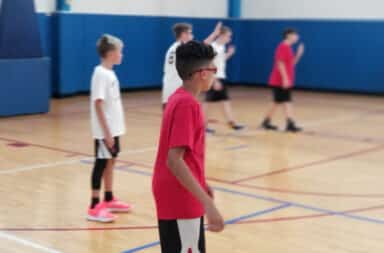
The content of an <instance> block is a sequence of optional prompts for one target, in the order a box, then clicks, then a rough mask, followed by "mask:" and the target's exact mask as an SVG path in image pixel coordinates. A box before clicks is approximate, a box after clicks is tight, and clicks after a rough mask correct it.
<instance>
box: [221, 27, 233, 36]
mask: <svg viewBox="0 0 384 253" xmlns="http://www.w3.org/2000/svg"><path fill="white" fill-rule="evenodd" d="M228 32H232V29H231V28H230V27H229V26H222V27H221V29H220V34H225V33H228Z"/></svg>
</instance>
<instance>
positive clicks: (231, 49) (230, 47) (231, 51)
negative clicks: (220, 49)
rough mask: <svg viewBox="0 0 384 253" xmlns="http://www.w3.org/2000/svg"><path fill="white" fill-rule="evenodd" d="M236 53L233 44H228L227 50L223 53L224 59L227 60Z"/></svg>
mask: <svg viewBox="0 0 384 253" xmlns="http://www.w3.org/2000/svg"><path fill="white" fill-rule="evenodd" d="M235 53H236V47H235V46H229V47H228V50H227V52H226V53H225V60H228V59H229V58H231V57H232V56H233V55H234V54H235Z"/></svg>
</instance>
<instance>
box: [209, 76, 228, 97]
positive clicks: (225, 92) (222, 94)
mask: <svg viewBox="0 0 384 253" xmlns="http://www.w3.org/2000/svg"><path fill="white" fill-rule="evenodd" d="M219 81H220V83H221V85H222V89H221V90H215V89H214V88H213V87H212V88H211V89H210V90H209V91H207V93H206V94H205V101H206V102H221V101H227V100H229V99H230V98H229V95H228V89H227V86H226V85H225V84H224V81H223V80H219Z"/></svg>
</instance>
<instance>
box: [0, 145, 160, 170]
mask: <svg viewBox="0 0 384 253" xmlns="http://www.w3.org/2000/svg"><path fill="white" fill-rule="evenodd" d="M153 150H156V147H147V148H142V149H131V150H126V151H123V152H121V154H137V153H144V152H147V151H153ZM93 159H94V158H93V157H81V158H78V159H72V160H63V161H59V162H54V163H45V164H37V165H30V166H26V167H20V168H14V169H8V170H0V175H7V174H13V173H18V172H24V171H30V170H35V169H44V168H50V167H57V166H60V165H69V164H76V163H79V162H81V161H84V160H85V161H88V160H92V161H93Z"/></svg>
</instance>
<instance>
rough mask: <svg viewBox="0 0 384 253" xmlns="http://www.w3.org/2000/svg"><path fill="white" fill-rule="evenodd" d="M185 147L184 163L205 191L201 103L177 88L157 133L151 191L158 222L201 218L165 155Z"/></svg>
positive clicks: (200, 211) (195, 202)
mask: <svg viewBox="0 0 384 253" xmlns="http://www.w3.org/2000/svg"><path fill="white" fill-rule="evenodd" d="M175 147H185V148H186V151H185V153H184V161H185V162H186V164H187V165H188V167H189V169H190V170H191V172H192V174H193V176H194V177H195V178H196V180H197V181H198V182H199V183H200V185H201V186H202V187H203V188H204V189H207V186H206V181H205V171H204V153H205V126H204V116H203V112H202V109H201V105H200V103H199V102H198V101H197V100H196V98H195V97H193V95H192V94H190V93H189V92H188V91H186V90H185V89H184V88H183V87H181V88H179V89H178V90H177V91H176V92H175V93H174V94H173V95H172V96H171V97H170V99H169V100H168V103H167V106H166V109H165V112H164V115H163V122H162V127H161V133H160V143H159V147H158V152H157V159H156V163H155V169H154V175H153V178H152V191H153V195H154V198H155V202H156V209H157V216H158V219H160V220H174V219H194V218H198V217H201V216H203V215H204V213H205V211H204V207H203V205H202V204H201V203H200V201H198V200H197V199H196V198H195V197H194V196H193V195H192V194H191V193H190V192H189V191H188V190H187V189H186V188H184V187H183V186H182V185H181V184H180V183H179V181H178V180H177V178H176V177H175V176H174V175H173V174H172V172H171V171H170V169H169V168H168V166H167V157H168V151H169V149H171V148H175Z"/></svg>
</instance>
